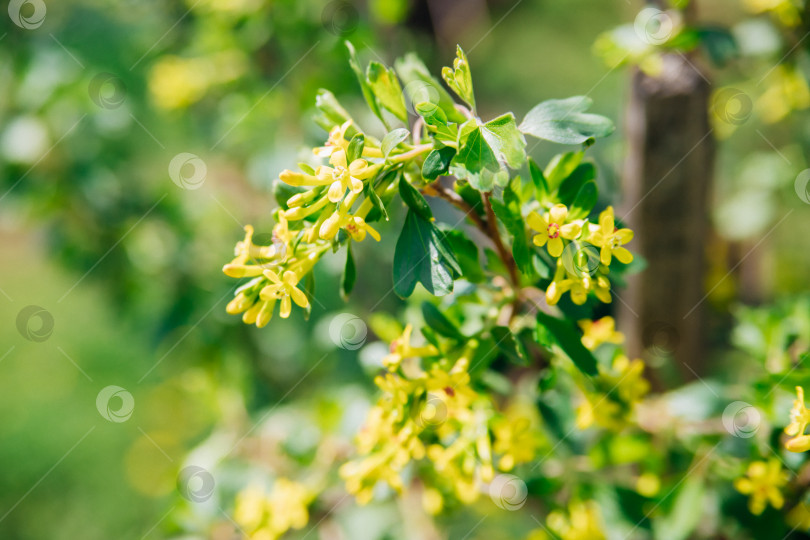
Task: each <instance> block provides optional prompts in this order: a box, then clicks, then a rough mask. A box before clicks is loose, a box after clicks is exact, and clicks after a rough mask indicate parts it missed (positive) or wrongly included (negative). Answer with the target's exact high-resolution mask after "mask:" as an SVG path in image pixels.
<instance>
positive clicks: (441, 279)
mask: <svg viewBox="0 0 810 540" xmlns="http://www.w3.org/2000/svg"><path fill="white" fill-rule="evenodd" d="M459 275H461V268H460V267H459V264H458V261H457V260H456V256H455V254H454V253H453V250H452V248H451V247H450V244H449V242H448V241H447V239H446V238H445V236H444V235H443V234H442V232H441V231H440V230H439V229H438V228H437V227H436V226H435V225H433V224H432V223H431V222H430V221H428V220H426V219H424V218H422V217H420V215H419V214H418V213H417V212H416V211H414V210H413V209H411V210H409V211H408V215H407V216H406V218H405V224H404V225H403V227H402V232H401V233H400V235H399V239H398V240H397V246H396V249H395V251H394V292H395V293H396V294H397V296H399V297H400V298H407V297H408V296H410V295H411V294H412V293H413V290H414V288H415V287H416V284H417V283H422V285H423V286H424V287H425V289H426V290H427V291H428V292H429V293H430V294H432V295H434V296H443V295H445V294H448V293H450V292H452V291H453V279H455V278H456V277H457V276H459Z"/></svg>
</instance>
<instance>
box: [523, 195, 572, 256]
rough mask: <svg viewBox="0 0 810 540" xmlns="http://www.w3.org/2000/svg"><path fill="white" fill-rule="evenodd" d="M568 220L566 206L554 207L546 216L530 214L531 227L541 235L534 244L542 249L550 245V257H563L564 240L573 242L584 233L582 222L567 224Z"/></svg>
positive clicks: (535, 238)
mask: <svg viewBox="0 0 810 540" xmlns="http://www.w3.org/2000/svg"><path fill="white" fill-rule="evenodd" d="M567 218H568V208H566V207H565V205H564V204H557V205H554V206H553V207H552V208H551V210H549V212H548V214H546V215H545V216H541V215H540V214H538V213H537V212H532V213H531V214H529V217H528V218H527V221H528V223H529V227H531V228H532V229H534V230H535V231H537V232H538V233H539V234H536V235H535V236H534V244H535V245H536V246H541V247H542V246H544V245H546V243H548V247H547V249H548V253H549V255H551V256H552V257H559V256H560V255H562V252H563V241H562V239H563V238H565V239H568V240H573V239H575V238H576V237H577V236H579V233H580V232H581V231H582V224H581V223H580V222H573V223H566V219H567Z"/></svg>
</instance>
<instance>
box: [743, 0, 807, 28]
mask: <svg viewBox="0 0 810 540" xmlns="http://www.w3.org/2000/svg"><path fill="white" fill-rule="evenodd" d="M743 5H744V6H745V8H746V9H748V10H749V11H751V12H752V13H764V12H766V11H770V12H772V13H773V14H775V15H776V16H777V17H778V18H779V21H780V22H781V23H782V24H784V25H785V26H791V27H792V26H796V25H798V24H799V23H800V22H801V13H800V11H799V7H800V6H799V5H797V3H796V2H795V1H794V0H743Z"/></svg>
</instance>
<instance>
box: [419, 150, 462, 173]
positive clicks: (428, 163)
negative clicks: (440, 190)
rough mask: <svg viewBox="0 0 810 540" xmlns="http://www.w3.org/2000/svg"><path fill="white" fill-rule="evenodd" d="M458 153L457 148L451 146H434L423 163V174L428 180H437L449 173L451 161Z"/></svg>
mask: <svg viewBox="0 0 810 540" xmlns="http://www.w3.org/2000/svg"><path fill="white" fill-rule="evenodd" d="M455 155H456V149H455V148H453V147H450V146H443V147H441V148H434V149H433V150H431V151H430V153H429V154H428V155H427V157H426V158H425V162H424V163H423V164H422V176H423V177H424V178H425V179H426V180H436V179H437V178H438V177H439V176H441V175H443V174H447V172H448V170H449V169H450V162H451V161H452V160H453V158H454V157H455Z"/></svg>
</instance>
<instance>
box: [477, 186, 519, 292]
mask: <svg viewBox="0 0 810 540" xmlns="http://www.w3.org/2000/svg"><path fill="white" fill-rule="evenodd" d="M481 197H482V198H483V200H484V209H485V210H486V212H487V224H488V225H489V235H488V236H489V237H490V238H491V239H492V241H493V242H494V243H495V249H496V250H497V251H498V256H499V257H500V258H501V260H502V261H503V264H505V265H506V269H507V270H508V271H509V278H510V279H511V280H512V285H513V286H514V289H515V299H516V301H517V299H518V298H519V297H520V276H519V275H518V271H517V264H516V263H515V258H514V257H513V256H512V253H511V252H510V251H509V250H507V249H506V246H504V245H503V240H501V233H500V232H498V222H497V221H496V219H495V212H494V211H493V210H492V203H491V202H490V200H489V193H482V194H481Z"/></svg>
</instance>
